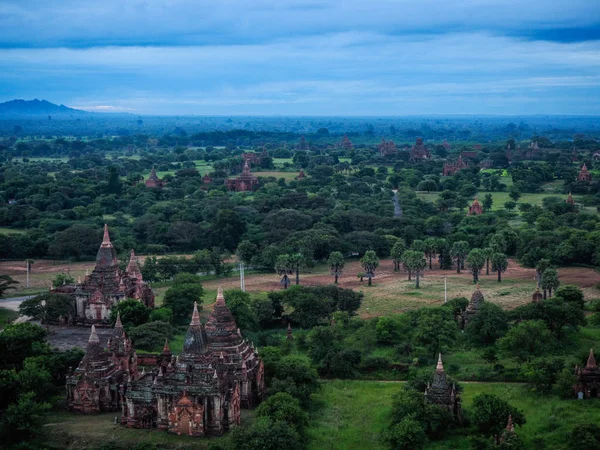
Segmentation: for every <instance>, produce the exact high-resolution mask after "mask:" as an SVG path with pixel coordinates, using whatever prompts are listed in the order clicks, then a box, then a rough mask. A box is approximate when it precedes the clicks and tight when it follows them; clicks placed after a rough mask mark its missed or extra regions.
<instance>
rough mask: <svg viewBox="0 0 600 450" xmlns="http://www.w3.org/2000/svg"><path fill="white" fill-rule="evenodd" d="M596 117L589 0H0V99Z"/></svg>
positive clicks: (230, 111) (596, 5)
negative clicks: (580, 115)
mask: <svg viewBox="0 0 600 450" xmlns="http://www.w3.org/2000/svg"><path fill="white" fill-rule="evenodd" d="M14 98H24V99H32V98H40V99H42V98H43V99H47V100H49V101H52V102H54V103H64V104H66V105H68V106H73V107H78V108H82V109H86V110H90V111H126V112H132V113H136V114H168V115H172V114H180V115H183V114H203V115H213V114H225V115H374V116H377V115H412V114H418V115H421V114H507V115H512V114H518V115H520V114H585V115H600V0H551V1H549V0H452V1H448V0H420V1H416V0H396V1H393V0H362V1H356V0H337V1H329V0H325V1H321V0H290V1H286V0H279V1H271V0H246V1H232V0H219V1H214V0H213V1H204V0H145V1H142V0H118V1H117V0H102V1H98V0H54V1H48V0H0V101H7V100H11V99H14Z"/></svg>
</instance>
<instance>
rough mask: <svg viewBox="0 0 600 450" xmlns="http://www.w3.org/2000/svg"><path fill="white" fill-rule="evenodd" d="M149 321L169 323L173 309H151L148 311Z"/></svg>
mask: <svg viewBox="0 0 600 450" xmlns="http://www.w3.org/2000/svg"><path fill="white" fill-rule="evenodd" d="M150 321H151V322H167V323H171V322H172V321H173V311H171V308H158V309H153V310H152V312H151V313H150Z"/></svg>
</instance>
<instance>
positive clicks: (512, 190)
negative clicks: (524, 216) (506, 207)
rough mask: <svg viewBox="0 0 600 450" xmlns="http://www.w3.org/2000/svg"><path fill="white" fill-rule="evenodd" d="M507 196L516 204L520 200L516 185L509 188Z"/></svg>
mask: <svg viewBox="0 0 600 450" xmlns="http://www.w3.org/2000/svg"><path fill="white" fill-rule="evenodd" d="M508 196H509V197H510V198H511V199H512V200H513V201H514V202H518V201H519V199H520V198H521V190H520V189H519V188H518V187H517V186H516V185H514V184H513V185H512V186H511V187H510V190H509V192H508Z"/></svg>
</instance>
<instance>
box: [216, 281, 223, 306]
mask: <svg viewBox="0 0 600 450" xmlns="http://www.w3.org/2000/svg"><path fill="white" fill-rule="evenodd" d="M215 304H217V305H224V304H225V296H224V295H223V287H222V286H219V287H218V288H217V301H216V302H215Z"/></svg>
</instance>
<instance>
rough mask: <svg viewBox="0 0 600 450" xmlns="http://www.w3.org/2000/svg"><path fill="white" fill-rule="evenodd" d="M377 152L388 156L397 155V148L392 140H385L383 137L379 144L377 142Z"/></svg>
mask: <svg viewBox="0 0 600 450" xmlns="http://www.w3.org/2000/svg"><path fill="white" fill-rule="evenodd" d="M378 149H379V154H380V155H381V156H389V155H397V154H398V148H397V147H396V144H394V141H386V140H385V139H384V138H382V139H381V144H379V147H378Z"/></svg>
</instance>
